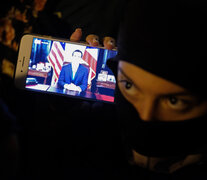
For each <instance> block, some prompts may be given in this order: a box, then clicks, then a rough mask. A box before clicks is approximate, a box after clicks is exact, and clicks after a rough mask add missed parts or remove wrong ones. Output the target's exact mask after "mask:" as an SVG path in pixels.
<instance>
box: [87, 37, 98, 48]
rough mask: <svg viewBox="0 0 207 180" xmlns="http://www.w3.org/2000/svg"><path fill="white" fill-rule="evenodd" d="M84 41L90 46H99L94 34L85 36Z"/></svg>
mask: <svg viewBox="0 0 207 180" xmlns="http://www.w3.org/2000/svg"><path fill="white" fill-rule="evenodd" d="M86 42H87V43H88V44H89V45H91V46H99V37H98V36H97V35H94V34H90V35H88V36H87V37H86Z"/></svg>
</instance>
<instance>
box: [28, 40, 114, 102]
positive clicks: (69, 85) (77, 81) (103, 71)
mask: <svg viewBox="0 0 207 180" xmlns="http://www.w3.org/2000/svg"><path fill="white" fill-rule="evenodd" d="M116 54H117V51H115V50H107V49H102V48H97V47H91V46H86V45H81V44H74V43H66V42H60V41H53V40H48V39H40V38H33V43H32V49H31V55H30V61H29V66H28V73H27V78H26V83H25V88H27V89H30V90H37V91H44V92H50V93H57V94H63V95H69V96H75V97H81V98H87V99H93V100H99V101H106V102H114V90H115V85H116V80H115V76H114V74H113V73H112V71H111V70H110V69H109V68H108V67H107V65H106V62H107V60H108V59H109V58H113V57H114V56H116Z"/></svg>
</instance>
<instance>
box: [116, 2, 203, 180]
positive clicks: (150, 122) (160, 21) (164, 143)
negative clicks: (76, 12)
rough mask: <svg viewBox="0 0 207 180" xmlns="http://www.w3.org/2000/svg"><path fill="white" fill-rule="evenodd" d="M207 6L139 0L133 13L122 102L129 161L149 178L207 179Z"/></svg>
mask: <svg viewBox="0 0 207 180" xmlns="http://www.w3.org/2000/svg"><path fill="white" fill-rule="evenodd" d="M206 7H207V2H205V1H200V0H199V1H197V0H196V1H195V0H193V1H185V0H179V1H178V0H176V1H149V0H139V1H136V0H134V1H130V2H129V3H128V7H127V8H126V14H125V15H124V18H123V21H122V23H121V27H120V32H119V38H118V55H117V57H116V58H115V61H116V62H118V69H117V72H118V75H117V84H118V88H117V90H116V97H115V99H116V103H117V106H118V112H119V118H120V122H121V123H122V127H123V137H124V142H125V144H126V145H127V147H128V149H129V151H130V152H131V154H130V155H129V157H128V161H129V163H130V164H131V165H133V167H136V168H138V167H142V168H145V170H146V169H147V173H146V174H145V175H143V174H142V175H143V176H142V177H145V179H147V178H149V176H150V177H151V178H156V177H157V178H161V177H165V178H172V179H177V178H184V179H185V178H192V179H203V178H207V175H206V173H205V172H206V168H204V167H205V165H206V159H205V154H206V145H207V141H206V137H207V136H206V135H207V131H206V122H207V121H206V120H207V98H206V92H207V89H206V66H205V61H206V59H207V53H206V49H207V43H206V42H207V23H206V20H207V11H206ZM136 168H135V169H136ZM148 170H149V171H148ZM138 172H139V171H138ZM150 172H151V173H154V174H153V175H152V174H151V175H149V174H150ZM139 173H140V172H139ZM139 173H135V174H139ZM140 174H141V173H140ZM140 176H141V175H140ZM149 179H150V178H149Z"/></svg>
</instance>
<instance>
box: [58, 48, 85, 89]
mask: <svg viewBox="0 0 207 180" xmlns="http://www.w3.org/2000/svg"><path fill="white" fill-rule="evenodd" d="M82 56H83V54H82V52H81V51H80V50H75V51H74V52H73V53H72V59H71V63H69V64H67V65H64V66H63V67H62V70H61V72H60V76H59V80H58V86H59V87H61V88H64V89H67V90H73V91H78V92H82V91H85V90H86V89H87V85H88V74H89V70H88V68H87V67H85V66H84V65H82V64H80V60H81V58H82Z"/></svg>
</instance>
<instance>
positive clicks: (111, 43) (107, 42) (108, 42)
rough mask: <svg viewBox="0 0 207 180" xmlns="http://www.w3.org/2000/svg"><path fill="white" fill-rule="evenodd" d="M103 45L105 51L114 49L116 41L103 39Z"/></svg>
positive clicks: (109, 38) (108, 38) (110, 38)
mask: <svg viewBox="0 0 207 180" xmlns="http://www.w3.org/2000/svg"><path fill="white" fill-rule="evenodd" d="M103 45H104V47H105V48H106V49H114V48H115V46H116V41H115V39H114V38H112V37H105V38H104V39H103Z"/></svg>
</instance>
